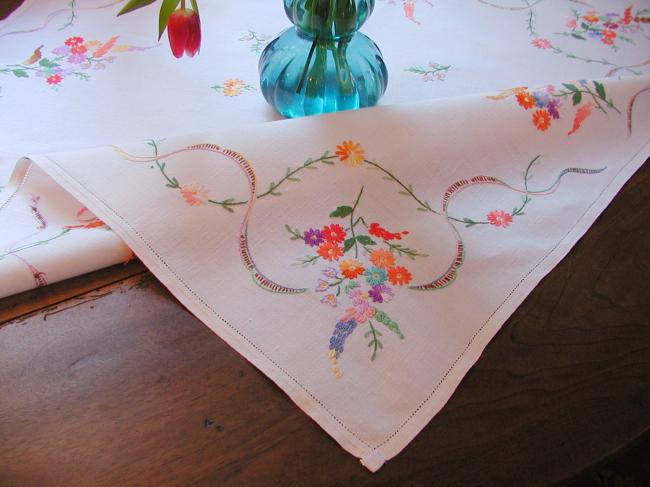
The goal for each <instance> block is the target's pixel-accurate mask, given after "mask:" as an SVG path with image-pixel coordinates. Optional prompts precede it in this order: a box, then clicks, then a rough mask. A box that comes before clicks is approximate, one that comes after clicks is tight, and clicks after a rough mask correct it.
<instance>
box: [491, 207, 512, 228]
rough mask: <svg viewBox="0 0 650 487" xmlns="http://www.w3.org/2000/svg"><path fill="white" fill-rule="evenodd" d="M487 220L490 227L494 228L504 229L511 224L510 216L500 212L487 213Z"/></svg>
mask: <svg viewBox="0 0 650 487" xmlns="http://www.w3.org/2000/svg"><path fill="white" fill-rule="evenodd" d="M487 220H488V222H489V223H490V225H494V226H495V227H503V228H505V227H507V226H508V225H510V223H512V215H510V214H509V213H506V212H505V211H502V210H499V211H497V210H495V211H491V212H490V213H488V215H487Z"/></svg>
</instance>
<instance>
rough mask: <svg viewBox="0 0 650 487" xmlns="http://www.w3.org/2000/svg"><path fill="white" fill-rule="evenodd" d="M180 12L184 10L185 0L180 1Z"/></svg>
mask: <svg viewBox="0 0 650 487" xmlns="http://www.w3.org/2000/svg"><path fill="white" fill-rule="evenodd" d="M181 10H185V0H181Z"/></svg>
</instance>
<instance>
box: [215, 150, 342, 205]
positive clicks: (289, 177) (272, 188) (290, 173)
mask: <svg viewBox="0 0 650 487" xmlns="http://www.w3.org/2000/svg"><path fill="white" fill-rule="evenodd" d="M336 157H337V156H335V155H334V156H330V155H329V151H326V152H325V153H324V154H323V155H322V156H320V157H319V158H318V159H307V160H306V161H305V163H304V164H303V165H302V166H300V167H297V168H295V169H288V170H287V173H286V174H285V176H284V177H283V178H282V179H280V180H279V181H278V182H277V183H275V182H271V184H270V185H269V189H268V190H267V191H265V192H264V193H260V194H258V195H257V199H260V198H264V197H265V196H268V195H274V196H278V195H280V194H281V193H278V192H277V191H276V190H277V189H278V188H279V187H280V186H281V185H282V184H283V183H285V182H286V181H293V182H297V181H300V180H299V179H297V178H294V175H296V174H297V173H299V172H300V171H302V170H303V169H317V168H316V167H313V166H314V165H315V164H318V163H319V162H322V163H324V164H330V165H331V164H333V162H331V160H332V159H336ZM208 202H209V203H212V204H215V205H218V206H221V207H222V208H223V209H225V210H228V211H231V210H232V209H231V208H230V207H231V206H240V205H245V204H246V203H248V200H241V201H235V200H234V198H228V199H225V200H222V201H217V200H210V199H209V200H208Z"/></svg>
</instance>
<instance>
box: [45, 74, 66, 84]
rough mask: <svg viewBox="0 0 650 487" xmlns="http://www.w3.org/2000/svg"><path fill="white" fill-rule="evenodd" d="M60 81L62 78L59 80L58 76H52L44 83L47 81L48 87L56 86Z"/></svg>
mask: <svg viewBox="0 0 650 487" xmlns="http://www.w3.org/2000/svg"><path fill="white" fill-rule="evenodd" d="M62 79H63V78H61V76H60V75H58V74H53V75H51V76H48V77H47V79H46V80H45V81H47V84H48V85H58V84H59V83H60V82H61V80H62Z"/></svg>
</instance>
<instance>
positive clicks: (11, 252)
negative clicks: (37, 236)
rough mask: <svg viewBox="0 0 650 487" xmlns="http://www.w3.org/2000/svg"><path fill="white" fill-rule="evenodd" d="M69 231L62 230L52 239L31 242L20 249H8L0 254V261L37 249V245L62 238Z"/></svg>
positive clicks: (67, 229)
mask: <svg viewBox="0 0 650 487" xmlns="http://www.w3.org/2000/svg"><path fill="white" fill-rule="evenodd" d="M70 230H71V229H70V228H64V229H63V230H61V233H58V234H57V235H55V236H53V237H50V238H48V239H45V240H39V241H38V242H33V243H30V244H26V245H23V246H22V247H16V248H15V249H10V250H8V251H7V252H5V253H4V254H0V260H2V259H4V258H5V257H7V256H8V255H13V254H17V253H18V252H22V251H23V250H27V249H31V248H33V247H38V246H39V245H45V244H47V243H50V242H51V241H53V240H56V239H57V238H61V237H63V236H64V235H65V234H67V233H68V232H70Z"/></svg>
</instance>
